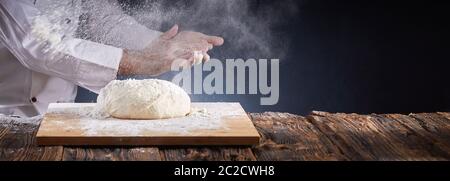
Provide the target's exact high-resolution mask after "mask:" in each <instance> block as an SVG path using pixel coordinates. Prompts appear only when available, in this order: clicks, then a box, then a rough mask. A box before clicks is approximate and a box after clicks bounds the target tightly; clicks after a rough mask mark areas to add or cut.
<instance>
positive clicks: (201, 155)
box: [160, 146, 256, 161]
mask: <svg viewBox="0 0 450 181" xmlns="http://www.w3.org/2000/svg"><path fill="white" fill-rule="evenodd" d="M160 153H161V157H162V158H163V160H166V161H255V160H256V158H255V156H254V155H253V153H252V150H251V149H250V147H246V146H242V147H191V148H183V147H163V148H160Z"/></svg>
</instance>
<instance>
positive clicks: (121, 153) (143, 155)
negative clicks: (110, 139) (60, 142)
mask: <svg viewBox="0 0 450 181" xmlns="http://www.w3.org/2000/svg"><path fill="white" fill-rule="evenodd" d="M160 160H161V157H160V155H159V151H158V148H155V147H116V148H111V147H104V148H102V147H86V148H83V147H64V154H63V161H160Z"/></svg>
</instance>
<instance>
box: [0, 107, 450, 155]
mask: <svg viewBox="0 0 450 181" xmlns="http://www.w3.org/2000/svg"><path fill="white" fill-rule="evenodd" d="M249 116H250V117H251V118H252V120H253V123H254V124H255V126H256V128H257V130H258V131H259V133H260V134H261V136H262V138H261V141H260V144H259V145H255V146H253V147H250V146H227V147H224V146H207V147H206V146H197V147H186V146H169V147H167V146H166V147H123V146H122V147H120V146H119V147H118V146H108V147H92V146H89V147H88V146H84V147H70V146H69V147H64V148H63V147H62V146H45V147H38V146H36V144H35V134H36V130H37V124H29V123H24V122H14V121H6V122H0V161H2V160H65V161H82V160H92V161H93V160H98V161H100V160H108V161H128V160H130V161H132V160H152V161H154V160H168V161H203V160H211V161H213V160H219V161H240V160H265V161H272V160H450V113H444V112H439V113H420V114H410V115H400V114H380V115H376V114H372V115H357V114H339V113H338V114H332V113H327V112H317V111H315V112H313V113H312V114H311V115H309V116H307V117H302V116H298V115H293V114H288V113H273V112H267V113H252V114H249Z"/></svg>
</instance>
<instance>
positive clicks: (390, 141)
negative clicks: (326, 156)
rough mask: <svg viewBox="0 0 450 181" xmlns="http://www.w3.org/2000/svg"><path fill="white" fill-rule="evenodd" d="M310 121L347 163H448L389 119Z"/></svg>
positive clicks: (317, 117) (321, 117) (317, 115)
mask: <svg viewBox="0 0 450 181" xmlns="http://www.w3.org/2000/svg"><path fill="white" fill-rule="evenodd" d="M310 118H311V121H312V122H314V124H315V125H318V127H319V129H321V130H322V131H323V132H324V133H325V134H326V135H327V136H328V137H329V138H331V139H332V141H333V142H334V143H335V144H336V145H338V146H339V147H340V148H341V149H342V150H343V152H344V154H346V155H347V156H348V157H349V158H351V160H447V159H449V157H448V153H446V152H443V151H442V150H440V149H437V148H436V147H432V146H430V144H431V143H430V142H429V140H427V139H424V138H423V137H421V136H419V135H418V134H416V133H415V132H413V131H411V130H408V129H407V128H406V127H405V126H403V125H402V124H401V123H400V122H398V121H396V120H393V119H388V118H383V117H379V116H376V115H357V114H330V113H324V112H313V114H312V115H311V116H310Z"/></svg>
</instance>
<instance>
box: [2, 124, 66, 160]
mask: <svg viewBox="0 0 450 181" xmlns="http://www.w3.org/2000/svg"><path fill="white" fill-rule="evenodd" d="M37 126H38V125H36V124H27V123H15V122H8V123H3V124H1V127H2V128H3V129H0V161H59V160H61V157H62V150H63V147H62V146H49V147H39V146H37V145H36V144H35V134H36V131H37Z"/></svg>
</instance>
